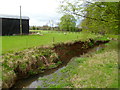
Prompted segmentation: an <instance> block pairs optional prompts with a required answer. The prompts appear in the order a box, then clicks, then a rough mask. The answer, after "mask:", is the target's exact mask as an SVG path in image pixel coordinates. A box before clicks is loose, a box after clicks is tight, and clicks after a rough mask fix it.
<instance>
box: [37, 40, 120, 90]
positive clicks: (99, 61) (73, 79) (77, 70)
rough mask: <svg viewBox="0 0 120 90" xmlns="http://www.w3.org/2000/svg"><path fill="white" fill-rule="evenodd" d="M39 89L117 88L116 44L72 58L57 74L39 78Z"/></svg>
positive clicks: (109, 44)
mask: <svg viewBox="0 0 120 90" xmlns="http://www.w3.org/2000/svg"><path fill="white" fill-rule="evenodd" d="M39 80H40V81H41V83H40V85H39V86H38V89H39V88H43V87H47V88H118V42H117V41H114V40H113V41H111V42H110V43H107V44H105V48H104V49H101V50H98V51H95V52H90V53H88V54H85V55H83V56H81V57H77V58H74V59H72V60H71V61H70V63H69V64H68V65H67V66H66V67H63V68H62V69H60V70H58V71H57V72H55V73H53V74H51V75H49V76H45V77H41V78H39Z"/></svg>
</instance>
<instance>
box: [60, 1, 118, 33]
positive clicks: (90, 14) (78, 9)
mask: <svg viewBox="0 0 120 90" xmlns="http://www.w3.org/2000/svg"><path fill="white" fill-rule="evenodd" d="M118 5H119V2H94V1H90V0H87V1H86V3H84V4H83V3H82V4H81V2H80V1H79V0H74V1H72V0H64V1H61V5H60V11H62V12H63V13H67V14H71V15H76V16H77V17H79V18H81V17H82V18H84V19H83V20H82V24H81V26H82V30H83V31H87V32H94V33H101V34H106V33H111V34H113V33H114V34H118V33H119V32H118V31H119V30H118V25H119V24H118V23H119V10H118V7H119V6H118Z"/></svg>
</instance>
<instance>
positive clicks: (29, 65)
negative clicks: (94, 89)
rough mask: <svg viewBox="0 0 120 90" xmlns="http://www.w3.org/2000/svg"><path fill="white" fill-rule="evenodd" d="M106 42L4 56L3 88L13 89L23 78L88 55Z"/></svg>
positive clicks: (71, 44)
mask: <svg viewBox="0 0 120 90" xmlns="http://www.w3.org/2000/svg"><path fill="white" fill-rule="evenodd" d="M107 42H109V40H106V41H104V40H103V41H94V40H91V39H90V40H88V41H84V42H83V41H74V42H68V43H60V44H55V45H53V47H52V46H51V47H35V48H32V49H28V50H25V51H22V52H17V53H14V54H7V55H5V56H3V65H2V66H3V83H2V88H10V87H12V86H13V85H14V84H15V82H16V81H18V80H19V79H21V78H27V77H28V76H31V75H35V74H38V73H43V72H44V71H46V70H48V69H51V68H56V67H58V66H59V65H60V64H64V63H67V62H69V60H70V59H71V58H73V57H76V56H80V55H82V54H83V53H86V52H87V51H88V49H89V48H92V47H94V46H96V45H99V44H103V43H107Z"/></svg>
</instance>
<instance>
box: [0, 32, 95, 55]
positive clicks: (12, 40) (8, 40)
mask: <svg viewBox="0 0 120 90" xmlns="http://www.w3.org/2000/svg"><path fill="white" fill-rule="evenodd" d="M42 34H43V36H40V35H24V36H2V37H0V38H2V53H3V54H4V53H7V52H14V51H20V50H24V49H26V48H31V47H34V46H41V45H52V44H53V38H54V43H58V42H66V41H71V40H76V39H81V40H86V39H88V38H95V37H97V36H96V35H94V34H87V33H67V35H64V34H63V33H58V32H57V33H55V32H53V33H49V32H48V31H42Z"/></svg>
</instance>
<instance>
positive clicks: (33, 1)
mask: <svg viewBox="0 0 120 90" xmlns="http://www.w3.org/2000/svg"><path fill="white" fill-rule="evenodd" d="M20 5H21V6H22V16H28V17H29V18H30V26H32V25H36V26H42V25H46V24H48V23H49V20H53V21H54V23H57V22H58V21H59V18H60V17H61V15H60V14H59V13H57V11H58V9H57V8H58V5H59V3H58V2H57V0H0V14H5V15H6V14H7V15H19V14H20Z"/></svg>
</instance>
